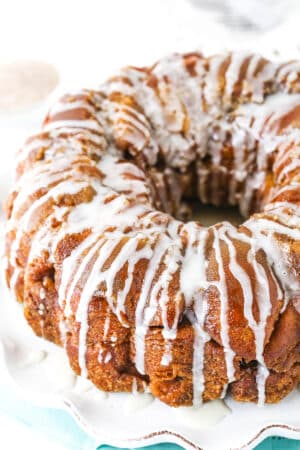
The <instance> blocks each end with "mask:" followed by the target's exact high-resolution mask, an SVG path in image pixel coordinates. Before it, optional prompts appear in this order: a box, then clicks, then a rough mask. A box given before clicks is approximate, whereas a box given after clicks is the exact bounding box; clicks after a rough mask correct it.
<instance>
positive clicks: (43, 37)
mask: <svg viewBox="0 0 300 450" xmlns="http://www.w3.org/2000/svg"><path fill="white" fill-rule="evenodd" d="M207 1H208V0H206V3H207ZM240 1H242V0H236V2H240ZM243 1H244V0H243ZM262 1H263V0H261V2H262ZM231 3H233V2H232V1H231ZM273 3H274V2H273ZM285 3H286V9H287V11H286V21H285V22H284V23H283V24H281V25H280V26H278V27H276V28H273V29H272V30H270V31H267V32H265V33H258V32H244V33H241V32H239V31H237V30H236V29H234V30H232V29H230V28H229V27H226V26H224V25H223V24H222V23H221V21H220V20H218V19H220V14H219V13H218V11H211V12H209V11H203V10H202V9H200V8H199V9H196V8H195V7H194V6H193V4H192V3H191V2H189V1H188V0H82V1H77V0H73V1H71V0H52V1H49V0H47V1H45V0H44V1H41V0H39V1H33V0H25V1H22V0H20V1H16V0H9V1H3V0H0V62H9V61H13V60H16V59H38V60H44V61H47V62H51V63H53V64H54V65H55V66H56V67H57V68H58V70H59V72H60V77H61V84H60V86H59V89H58V92H60V91H63V90H64V89H67V88H72V87H75V86H88V85H90V84H94V83H97V82H101V81H102V80H103V79H105V78H106V77H107V76H109V75H110V74H112V73H113V72H114V70H116V69H117V68H118V67H120V66H122V65H126V64H134V65H144V64H148V63H152V62H153V61H155V60H156V59H158V58H159V57H161V56H163V55H165V54H166V53H168V52H170V51H184V50H186V51H192V50H195V49H204V50H205V51H206V53H209V52H212V51H220V50H223V49H236V48H239V49H241V48H244V49H251V50H256V51H260V52H263V53H267V54H268V55H272V53H273V54H274V50H276V49H277V50H279V56H281V57H282V59H287V58H290V57H295V56H297V54H298V55H299V56H300V52H299V49H300V29H299V19H300V12H299V11H300V9H299V3H300V2H298V6H297V5H296V3H297V2H292V1H291V2H289V1H288V0H286V2H285ZM292 8H293V9H292ZM274 56H275V54H274ZM277 57H278V55H277ZM56 94H57V93H55V95H56ZM45 108H46V106H45V105H40V106H39V107H36V108H34V109H33V110H32V111H27V112H24V113H22V114H18V115H15V116H13V115H10V116H0V157H1V160H0V206H1V202H2V201H3V198H4V196H5V192H4V190H3V189H2V190H1V185H3V184H4V180H5V179H7V177H9V176H10V173H11V166H12V163H11V161H12V155H13V152H14V150H15V149H16V148H17V146H18V145H19V144H20V142H21V141H22V140H23V138H24V136H25V135H26V134H28V133H29V132H31V131H33V130H34V129H35V128H38V126H39V123H40V121H41V119H42V115H43V113H44V111H45ZM0 401H1V399H0ZM41 414H42V412H41ZM0 433H1V443H2V444H1V448H5V450H15V449H19V448H24V449H26V448H30V449H31V450H35V449H43V450H48V449H49V450H50V449H51V450H60V449H61V448H62V447H61V446H59V445H56V444H54V443H53V442H50V441H49V440H47V439H46V438H45V437H44V436H41V435H38V434H36V433H35V432H34V431H32V430H30V429H28V428H26V427H25V426H24V425H21V424H18V423H17V422H15V421H14V420H13V419H11V418H7V417H4V416H1V415H0ZM3 442H6V445H5V447H2V446H3Z"/></svg>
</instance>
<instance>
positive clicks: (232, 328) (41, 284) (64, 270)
mask: <svg viewBox="0 0 300 450" xmlns="http://www.w3.org/2000/svg"><path fill="white" fill-rule="evenodd" d="M298 92H300V63H298V62H289V63H286V64H278V63H272V62H270V61H268V60H266V59H264V58H262V57H261V56H258V55H252V54H240V53H228V54H225V55H224V54H223V55H217V56H212V57H209V58H206V57H204V56H202V55H201V54H198V53H191V54H185V55H177V54H176V55H172V56H171V57H169V58H166V59H163V60H162V61H160V62H158V63H157V64H155V65H153V66H152V67H150V68H136V67H127V68H125V69H123V70H122V71H121V72H120V73H119V74H118V75H117V76H115V77H114V78H111V79H110V80H109V81H108V82H106V83H105V84H104V85H102V86H101V87H100V88H99V89H98V90H82V91H79V92H74V93H71V94H68V95H65V96H64V97H63V98H62V99H61V100H60V101H59V102H58V103H57V104H56V105H55V106H54V107H53V108H52V109H51V111H50V112H49V114H48V116H47V117H46V119H45V122H44V125H43V129H42V131H41V133H40V134H37V135H35V136H33V137H31V138H30V139H29V140H28V141H27V143H26V144H25V145H24V147H23V148H22V150H21V151H20V153H19V154H18V164H17V181H16V184H15V186H14V189H13V191H12V193H11V196H10V199H9V201H8V206H7V211H8V226H7V235H6V236H7V239H6V255H7V281H8V284H9V286H10V289H11V291H12V292H14V293H15V296H16V298H17V300H18V301H19V302H23V304H24V313H25V316H26V319H27V320H28V322H29V324H30V325H31V327H32V328H33V330H34V331H35V333H36V334H37V335H39V336H43V337H45V338H46V339H49V340H51V341H53V342H55V343H57V344H60V345H65V347H66V351H67V353H68V356H69V359H70V364H71V366H72V367H73V369H74V370H75V372H76V373H78V374H81V375H83V376H86V377H88V378H89V379H90V380H91V381H92V382H93V383H94V384H95V385H96V386H98V387H99V388H100V389H104V390H106V391H132V390H138V391H143V390H145V389H150V391H151V392H152V393H153V394H154V395H155V396H157V397H158V398H160V399H161V400H162V401H164V402H166V403H168V404H169V405H172V406H180V405H190V404H192V403H194V404H198V403H200V402H201V401H203V400H204V401H206V400H211V399H215V398H219V397H224V396H225V395H226V393H227V392H229V391H230V393H231V395H232V396H233V397H234V398H235V399H236V400H240V401H254V402H258V403H263V402H265V401H266V402H270V403H272V402H277V401H279V400H280V399H282V398H283V397H284V396H286V395H287V394H288V393H289V392H290V391H291V390H292V389H293V388H294V387H295V385H296V384H297V383H298V382H299V381H300V305H299V303H300V300H299V299H300V290H299V288H300V275H299V273H300V209H299V207H300V131H299V128H300V94H299V93H298ZM196 198H198V200H199V201H200V202H201V203H211V204H213V205H216V206H218V205H224V204H229V205H237V206H238V207H239V209H240V211H241V213H242V214H243V215H244V216H245V217H248V219H246V221H245V222H244V223H243V224H242V225H241V226H239V227H235V226H233V225H231V224H230V223H228V222H223V223H218V224H216V225H213V226H210V227H208V228H206V227H203V226H202V225H201V224H200V223H199V222H195V221H190V222H184V221H182V218H183V217H187V214H188V207H187V204H186V202H187V201H188V200H189V199H196ZM250 214H252V215H250Z"/></svg>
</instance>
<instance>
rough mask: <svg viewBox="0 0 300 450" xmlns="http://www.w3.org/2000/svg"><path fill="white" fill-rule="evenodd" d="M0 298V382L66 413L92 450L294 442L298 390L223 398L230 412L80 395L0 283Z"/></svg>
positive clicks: (83, 391)
mask: <svg viewBox="0 0 300 450" xmlns="http://www.w3.org/2000/svg"><path fill="white" fill-rule="evenodd" d="M0 294H1V302H0V337H1V342H2V345H0V377H1V379H4V378H5V379H6V380H7V383H9V384H10V385H11V386H12V387H13V389H14V390H17V392H18V394H19V395H22V397H25V398H26V400H29V401H31V402H32V403H34V404H37V405H39V406H43V407H53V408H60V409H63V410H65V411H67V412H68V413H70V414H71V415H72V416H73V417H74V418H75V419H76V421H77V422H78V424H79V425H80V426H81V427H82V428H83V429H84V430H85V431H86V432H87V433H88V434H89V435H91V436H93V437H94V438H95V439H96V441H97V443H98V444H99V445H100V444H103V443H106V444H111V445H115V446H121V447H124V446H125V447H141V446H145V445H150V444H154V443H160V442H173V443H176V444H179V445H182V446H183V447H184V448H186V449H195V448H201V449H205V450H217V449H218V450H219V449H220V447H222V449H224V450H225V449H247V448H253V447H254V446H255V445H257V444H258V443H259V442H261V441H262V440H263V439H265V438H266V437H267V436H271V435H280V436H283V437H289V438H294V439H297V438H298V439H300V414H299V411H300V394H299V392H298V391H295V392H293V393H292V394H291V395H290V396H288V398H286V399H285V400H284V401H283V402H281V403H280V404H279V405H266V406H265V407H264V408H258V407H257V406H256V405H253V404H239V403H236V402H233V401H231V400H230V399H228V400H226V404H227V405H228V407H229V408H230V410H231V412H230V413H229V411H228V410H227V409H226V407H224V406H223V405H222V404H220V402H217V403H216V402H215V403H213V404H212V405H209V406H205V409H203V410H202V411H200V412H199V413H196V412H195V411H193V410H189V411H188V412H186V410H187V408H184V409H182V408H181V409H179V410H178V409H173V408H170V407H168V406H166V405H164V404H162V403H161V402H159V401H158V400H154V401H152V398H151V397H150V395H149V394H146V395H145V394H143V395H142V394H138V396H137V397H133V394H110V395H105V394H103V393H101V392H100V391H98V390H97V389H96V388H94V387H92V388H90V389H88V388H89V386H88V385H86V383H85V382H83V383H82V381H81V380H79V379H78V378H76V377H74V376H73V375H72V372H71V371H70V370H69V369H68V364H67V361H66V357H65V354H64V351H63V350H61V349H58V348H57V347H56V346H54V345H52V344H50V343H48V342H46V341H44V340H42V339H39V338H37V337H36V336H35V335H34V334H33V333H32V331H31V329H30V328H29V326H28V325H27V324H26V322H25V319H24V318H23V315H22V307H21V306H20V305H17V304H16V303H15V302H14V300H13V299H10V298H9V296H8V294H7V290H6V289H5V288H4V286H3V282H2V287H1V289H0ZM45 352H46V353H47V357H46V358H44V356H45ZM87 389H88V390H87ZM222 417H223V418H222ZM221 418H222V419H221ZM220 419H221V420H220ZM218 420H220V421H219V422H218V423H216V422H217V421H218ZM195 421H199V423H197V426H195ZM209 424H210V426H209Z"/></svg>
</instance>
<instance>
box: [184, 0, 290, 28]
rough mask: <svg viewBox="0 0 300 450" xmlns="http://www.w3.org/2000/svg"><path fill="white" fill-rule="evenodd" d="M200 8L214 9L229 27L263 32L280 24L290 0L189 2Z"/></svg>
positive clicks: (210, 0) (204, 0)
mask: <svg viewBox="0 0 300 450" xmlns="http://www.w3.org/2000/svg"><path fill="white" fill-rule="evenodd" d="M191 1H192V3H194V5H196V6H198V7H202V8H208V9H215V10H217V11H218V12H219V14H220V18H221V20H223V21H224V23H226V24H227V25H229V26H237V27H240V28H242V29H243V28H244V29H247V28H252V29H254V30H257V29H259V30H265V29H267V28H270V27H272V26H275V25H277V24H279V23H280V22H282V21H283V20H284V18H285V17H286V14H288V12H289V9H291V8H292V1H290V0H191Z"/></svg>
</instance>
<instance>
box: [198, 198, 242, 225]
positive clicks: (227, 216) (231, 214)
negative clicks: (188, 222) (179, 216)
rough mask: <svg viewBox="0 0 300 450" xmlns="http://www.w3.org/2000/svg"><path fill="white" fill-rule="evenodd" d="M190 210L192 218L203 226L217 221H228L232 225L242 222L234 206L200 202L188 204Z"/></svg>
mask: <svg viewBox="0 0 300 450" xmlns="http://www.w3.org/2000/svg"><path fill="white" fill-rule="evenodd" d="M190 206H191V210H192V217H191V219H192V220H197V221H198V222H200V223H201V224H202V225H204V226H210V225H214V224H216V223H219V222H223V221H228V222H230V223H232V224H233V225H240V224H241V223H242V222H244V220H245V218H243V217H242V216H241V214H240V212H239V210H238V208H237V207H234V206H218V207H217V206H213V205H204V204H202V203H200V202H192V203H191V204H190Z"/></svg>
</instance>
